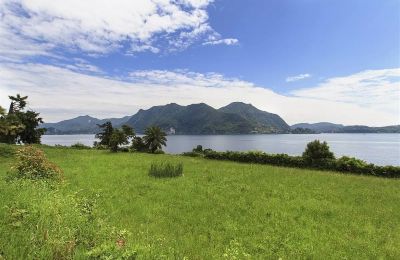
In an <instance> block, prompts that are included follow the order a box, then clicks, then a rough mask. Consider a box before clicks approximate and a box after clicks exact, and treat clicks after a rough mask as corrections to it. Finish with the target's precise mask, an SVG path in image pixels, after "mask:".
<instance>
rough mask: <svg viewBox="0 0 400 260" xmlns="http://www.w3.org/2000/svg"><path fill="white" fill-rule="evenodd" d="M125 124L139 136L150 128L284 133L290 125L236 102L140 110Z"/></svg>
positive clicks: (182, 130) (240, 132)
mask: <svg viewBox="0 0 400 260" xmlns="http://www.w3.org/2000/svg"><path fill="white" fill-rule="evenodd" d="M127 124H128V125H130V126H132V127H134V128H135V129H136V131H137V132H139V133H142V132H143V131H144V129H145V128H146V127H148V126H151V125H158V126H160V127H161V128H163V129H165V130H167V131H168V130H171V129H174V131H175V133H176V134H249V133H285V132H288V131H289V126H288V125H287V124H286V122H285V121H283V119H282V118H280V117H279V116H278V115H275V114H271V113H268V112H264V111H261V110H258V109H257V108H255V107H253V106H252V105H249V104H244V103H239V102H235V103H232V104H230V105H228V106H226V107H223V108H220V109H214V108H212V107H211V106H209V105H207V104H204V103H201V104H193V105H189V106H180V105H177V104H175V103H172V104H168V105H165V106H155V107H152V108H150V109H148V110H139V112H138V113H137V114H135V115H134V116H132V117H131V118H130V119H129V120H128V122H127Z"/></svg>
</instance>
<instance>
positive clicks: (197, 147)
mask: <svg viewBox="0 0 400 260" xmlns="http://www.w3.org/2000/svg"><path fill="white" fill-rule="evenodd" d="M192 152H194V153H202V152H203V146H201V145H197V146H196V148H193V150H192Z"/></svg>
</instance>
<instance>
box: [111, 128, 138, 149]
mask: <svg viewBox="0 0 400 260" xmlns="http://www.w3.org/2000/svg"><path fill="white" fill-rule="evenodd" d="M134 136H135V132H134V131H133V128H132V127H130V126H127V125H123V126H122V128H121V129H118V128H114V129H113V132H112V134H111V137H110V142H109V144H108V147H109V148H110V150H111V151H112V152H117V151H118V147H119V146H120V145H127V144H129V139H131V138H133V137H134Z"/></svg>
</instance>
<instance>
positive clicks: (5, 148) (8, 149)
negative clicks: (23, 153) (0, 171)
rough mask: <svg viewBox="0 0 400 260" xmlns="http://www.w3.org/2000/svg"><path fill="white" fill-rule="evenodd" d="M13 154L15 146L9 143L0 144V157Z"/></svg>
mask: <svg viewBox="0 0 400 260" xmlns="http://www.w3.org/2000/svg"><path fill="white" fill-rule="evenodd" d="M14 154H15V147H14V146H12V145H9V144H0V157H6V158H8V157H12V156H14Z"/></svg>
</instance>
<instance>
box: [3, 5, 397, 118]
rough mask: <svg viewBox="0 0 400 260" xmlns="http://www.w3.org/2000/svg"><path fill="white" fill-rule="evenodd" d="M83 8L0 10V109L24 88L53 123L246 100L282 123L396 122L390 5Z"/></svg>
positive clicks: (394, 7) (16, 7) (393, 7)
mask: <svg viewBox="0 0 400 260" xmlns="http://www.w3.org/2000/svg"><path fill="white" fill-rule="evenodd" d="M81 2H82V1H78V0H71V1H68V2H67V3H66V2H65V1H50V0H26V1H18V0H5V1H3V2H0V14H2V15H1V16H0V17H1V20H0V36H1V37H2V39H6V40H5V41H3V43H0V55H1V56H0V72H2V74H0V88H1V89H0V96H1V95H3V98H0V105H3V106H6V103H7V100H6V99H5V98H4V97H5V96H6V95H8V94H14V93H15V92H16V91H18V92H22V91H23V92H24V93H22V94H27V95H30V96H31V97H32V102H31V105H32V107H33V108H35V109H37V110H38V111H40V112H42V113H43V114H44V115H45V118H48V119H49V120H50V121H54V120H59V119H65V118H67V117H71V116H77V115H79V114H91V115H94V116H98V117H109V116H122V115H127V114H133V113H134V112H136V111H137V110H138V109H139V108H148V107H151V106H152V105H162V104H164V103H169V102H177V103H181V104H190V103H196V102H205V103H209V104H210V105H212V106H214V107H219V106H223V105H226V103H227V102H232V101H243V102H247V103H252V104H254V105H256V106H258V107H260V108H261V109H263V110H268V111H271V112H275V113H278V114H280V115H282V116H283V117H284V119H286V120H287V121H289V123H297V122H303V121H310V122H317V121H334V122H337V123H348V124H352V123H354V124H357V123H364V124H365V123H366V124H370V125H371V124H372V125H374V124H375V125H383V124H398V123H400V112H399V102H400V100H399V99H400V94H399V93H400V90H399V88H400V86H399V85H400V84H399V82H400V71H399V67H400V35H399V33H400V20H399V19H400V18H399V13H400V1H398V0H385V1H381V0H364V1H361V0H359V1H358V0H349V1H333V0H326V1H317V0H297V1H288V0H287V1H285V0H271V1H269V0H268V1H266V0H249V1H238V0H215V1H211V0H177V1H168V0H156V1H153V2H150V1H147V0H141V1H125V0H118V1H103V2H101V3H99V2H96V1H85V2H84V3H81ZM132 2H134V3H132ZM63 77H65V79H64V78H63ZM57 79H61V80H57ZM76 84H79V90H78V93H79V95H78V96H77V95H71V96H69V97H68V98H66V97H67V96H68V95H69V94H67V93H64V91H66V90H67V89H69V90H70V92H72V91H77V90H76V89H75V88H76ZM107 85H108V86H107ZM110 85H113V86H114V89H112V88H111V87H110ZM94 86H96V87H94ZM211 87H213V88H211ZM191 88H193V89H191ZM156 89H157V93H164V91H165V94H156V98H153V99H150V98H149V97H148V96H146V95H144V94H143V93H142V92H147V93H152V91H155V90H156ZM139 91H140V92H141V93H140V94H138V92H139ZM185 91H187V94H185V95H181V94H182V93H186V92H185ZM207 92H209V94H207ZM122 93H124V94H125V95H126V96H130V97H131V98H133V100H132V99H126V98H121V96H120V95H122ZM171 93H172V94H171ZM190 93H193V95H190ZM233 93H235V94H233ZM215 95H221V96H220V99H219V100H218V99H216V97H215ZM63 96H64V97H65V99H63V98H62V97H63ZM96 97H98V99H96ZM105 99H107V100H109V102H108V103H107V102H106V103H107V106H106V108H107V109H106V110H105V109H104V105H103V106H102V105H101V102H103V101H104V100H105ZM49 100H54V103H52V102H53V101H52V102H49ZM112 100H116V101H115V102H114V103H113V101H112ZM118 101H120V102H118ZM280 104H281V105H280ZM77 107H78V108H79V109H78V108H77ZM316 107H317V109H315V108H316ZM299 108H300V111H299ZM82 110H84V111H82ZM341 111H343V113H340V112H341ZM348 111H351V112H348ZM349 113H350V114H349ZM371 121H372V122H371Z"/></svg>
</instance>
